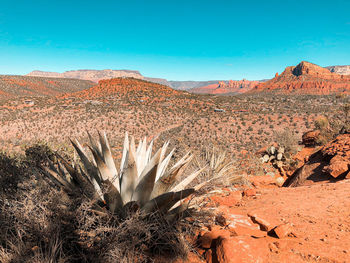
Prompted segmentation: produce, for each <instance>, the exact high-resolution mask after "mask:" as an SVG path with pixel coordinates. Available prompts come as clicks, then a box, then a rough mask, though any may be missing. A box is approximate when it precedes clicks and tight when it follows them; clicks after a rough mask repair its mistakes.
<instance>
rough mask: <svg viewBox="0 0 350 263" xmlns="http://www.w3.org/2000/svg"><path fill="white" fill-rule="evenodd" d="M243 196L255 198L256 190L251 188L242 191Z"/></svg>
mask: <svg viewBox="0 0 350 263" xmlns="http://www.w3.org/2000/svg"><path fill="white" fill-rule="evenodd" d="M243 195H244V196H256V190H255V189H253V188H250V189H246V190H244V191H243Z"/></svg>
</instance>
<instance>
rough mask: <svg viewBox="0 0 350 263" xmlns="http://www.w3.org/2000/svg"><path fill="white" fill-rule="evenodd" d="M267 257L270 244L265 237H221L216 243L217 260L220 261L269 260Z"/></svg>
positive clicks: (254, 261) (239, 262) (255, 262)
mask: <svg viewBox="0 0 350 263" xmlns="http://www.w3.org/2000/svg"><path fill="white" fill-rule="evenodd" d="M267 257H268V246H267V243H266V241H265V240H263V239H255V238H251V237H231V238H219V239H218V240H217V243H216V262H218V263H242V262H244V263H257V262H267ZM213 262H215V261H214V260H213Z"/></svg>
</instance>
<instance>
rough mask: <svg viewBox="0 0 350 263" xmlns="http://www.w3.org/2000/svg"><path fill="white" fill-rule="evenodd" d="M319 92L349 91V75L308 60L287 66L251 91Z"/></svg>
mask: <svg viewBox="0 0 350 263" xmlns="http://www.w3.org/2000/svg"><path fill="white" fill-rule="evenodd" d="M265 91H266V92H271V91H273V92H277V93H295V94H319V95H327V94H332V93H341V92H346V93H349V92H350V76H346V75H340V74H337V73H334V72H331V71H330V70H329V69H327V68H323V67H320V66H318V65H315V64H312V63H310V62H306V61H302V62H301V63H299V64H298V65H297V66H295V67H294V66H291V67H287V68H286V69H285V70H284V71H283V73H282V74H280V75H278V74H276V76H275V77H274V78H273V79H271V80H269V81H267V82H264V83H260V84H259V85H257V86H256V87H255V88H254V89H253V90H252V92H265Z"/></svg>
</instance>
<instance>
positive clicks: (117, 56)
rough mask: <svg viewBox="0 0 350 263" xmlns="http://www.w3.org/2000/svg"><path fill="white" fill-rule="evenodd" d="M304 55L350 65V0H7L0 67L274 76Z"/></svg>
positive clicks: (4, 70)
mask: <svg viewBox="0 0 350 263" xmlns="http://www.w3.org/2000/svg"><path fill="white" fill-rule="evenodd" d="M302 60H307V61H310V62H313V63H316V64H319V65H321V66H328V65H349V64H350V1H348V0H343V1H340V0H333V1H329V0H327V1H323V0H318V1H313V0H310V1H307V0H304V1H301V0H294V1H290V0H287V1H269V0H266V1H249V0H248V1H223V0H216V1H207V0H198V1H197V0H176V1H175V0H173V1H170V0H162V1H155V0H144V1H138V0H124V1H119V0H114V1H102V0H100V1H96V0H94V1H90V0H84V1H78V0H69V1H68V0H60V1H54V0H51V1H48V0H45V1H43V0H31V1H28V0H25V1H24V0H17V1H16V0H1V7H0V74H26V73H28V72H30V71H32V70H35V69H39V70H45V71H58V72H63V71H65V70H72V69H132V70H139V71H140V72H141V73H142V74H143V75H145V76H149V77H161V78H167V79H169V80H209V79H242V78H246V79H264V78H271V77H273V76H274V74H275V73H276V72H281V71H283V69H284V68H285V67H286V66H289V65H296V64H297V63H298V62H300V61H302Z"/></svg>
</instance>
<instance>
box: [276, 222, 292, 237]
mask: <svg viewBox="0 0 350 263" xmlns="http://www.w3.org/2000/svg"><path fill="white" fill-rule="evenodd" d="M273 231H274V232H275V234H276V236H277V237H278V238H284V237H286V236H288V235H289V234H291V233H292V226H291V225H290V224H282V225H279V226H276V227H275V228H274V229H273Z"/></svg>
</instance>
